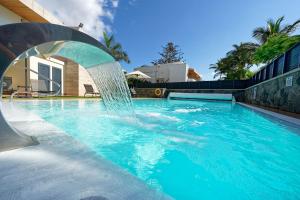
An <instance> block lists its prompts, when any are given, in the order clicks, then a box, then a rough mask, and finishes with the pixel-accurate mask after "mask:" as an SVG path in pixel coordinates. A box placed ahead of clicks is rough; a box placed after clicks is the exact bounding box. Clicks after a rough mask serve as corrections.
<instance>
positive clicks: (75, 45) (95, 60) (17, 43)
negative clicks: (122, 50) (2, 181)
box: [0, 23, 115, 152]
mask: <svg viewBox="0 0 300 200" xmlns="http://www.w3.org/2000/svg"><path fill="white" fill-rule="evenodd" d="M29 56H43V57H50V56H61V57H65V58H68V59H70V60H73V61H74V62H76V63H79V64H80V65H82V66H83V67H85V68H89V67H93V66H95V65H100V64H103V63H110V62H115V59H114V58H113V56H111V55H110V54H109V53H108V51H107V50H106V49H105V47H104V46H103V45H102V44H101V43H100V42H98V41H97V40H96V39H94V38H92V37H90V36H88V35H87V34H85V33H82V32H80V31H77V30H74V29H72V28H69V27H65V26H60V25H54V24H42V23H18V24H9V25H4V26H0V78H1V81H0V85H1V87H0V88H1V89H2V80H3V76H4V73H5V71H6V69H7V68H8V67H9V66H10V65H11V64H13V63H14V62H16V61H18V60H19V59H23V58H25V57H29ZM0 92H1V94H0V95H1V98H2V91H0ZM34 144H38V142H37V141H36V140H35V139H34V138H32V137H29V136H26V135H24V134H22V133H19V132H18V131H17V130H15V129H14V128H12V127H11V126H10V125H9V124H8V123H7V121H6V120H5V118H4V116H3V114H2V112H1V110H0V152H1V151H5V150H9V149H14V148H19V147H24V146H28V145H34Z"/></svg>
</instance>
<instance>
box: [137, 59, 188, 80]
mask: <svg viewBox="0 0 300 200" xmlns="http://www.w3.org/2000/svg"><path fill="white" fill-rule="evenodd" d="M188 68H189V67H188V65H187V64H185V63H169V64H162V65H154V66H144V67H138V68H136V69H135V70H139V71H141V72H143V73H145V74H147V75H148V76H150V77H151V79H149V81H151V82H152V83H156V82H157V81H158V82H186V81H188V77H187V73H188Z"/></svg>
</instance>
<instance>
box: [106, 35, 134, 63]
mask: <svg viewBox="0 0 300 200" xmlns="http://www.w3.org/2000/svg"><path fill="white" fill-rule="evenodd" d="M103 42H104V45H105V47H106V48H107V50H108V51H109V53H111V54H112V55H113V56H114V57H115V59H116V60H117V61H124V62H126V63H130V59H129V57H128V55H127V53H126V52H125V51H124V50H123V48H122V45H121V44H120V43H118V42H116V41H115V38H114V36H113V35H110V36H109V35H108V34H107V33H106V32H103Z"/></svg>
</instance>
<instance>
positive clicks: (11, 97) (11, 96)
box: [10, 67, 61, 101]
mask: <svg viewBox="0 0 300 200" xmlns="http://www.w3.org/2000/svg"><path fill="white" fill-rule="evenodd" d="M25 69H27V70H29V71H31V72H33V73H35V74H37V75H39V76H41V77H42V78H44V79H46V80H47V81H50V82H53V84H55V85H56V86H57V87H59V90H58V91H57V92H56V93H55V94H54V95H48V96H58V94H59V93H60V91H61V85H60V84H59V83H57V82H56V81H53V80H52V79H50V78H48V77H47V76H44V75H42V74H39V73H38V72H37V71H35V70H33V69H30V68H29V69H28V68H26V67H25ZM18 93H19V92H18V91H15V92H13V93H12V94H11V95H10V101H12V100H13V98H14V96H15V95H16V94H18ZM23 93H26V94H27V93H28V94H31V92H23Z"/></svg>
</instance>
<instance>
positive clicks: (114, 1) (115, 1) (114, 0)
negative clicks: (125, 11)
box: [111, 0, 119, 8]
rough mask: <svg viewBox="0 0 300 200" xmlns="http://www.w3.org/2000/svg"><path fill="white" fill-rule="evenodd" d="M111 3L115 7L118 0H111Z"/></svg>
mask: <svg viewBox="0 0 300 200" xmlns="http://www.w3.org/2000/svg"><path fill="white" fill-rule="evenodd" d="M111 3H112V6H113V7H114V8H117V7H118V5H119V0H112V1H111Z"/></svg>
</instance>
